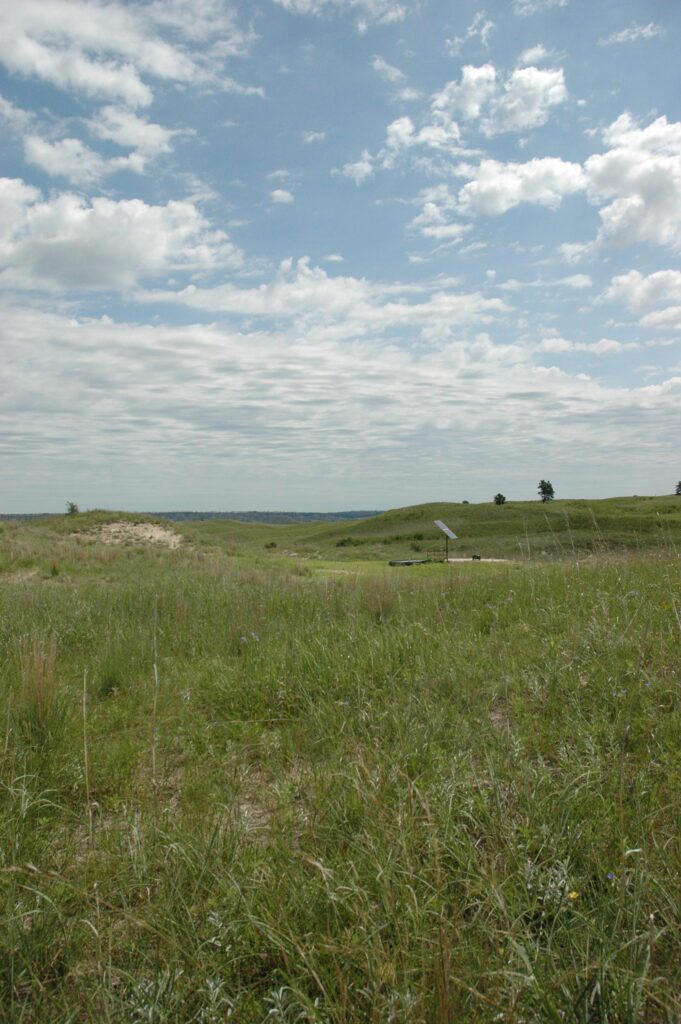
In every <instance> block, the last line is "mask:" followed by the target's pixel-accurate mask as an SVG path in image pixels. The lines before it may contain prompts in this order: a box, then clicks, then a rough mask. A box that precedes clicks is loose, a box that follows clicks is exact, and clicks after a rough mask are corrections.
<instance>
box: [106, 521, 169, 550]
mask: <svg viewBox="0 0 681 1024" xmlns="http://www.w3.org/2000/svg"><path fill="white" fill-rule="evenodd" d="M97 534H98V536H99V539H100V540H102V541H104V543H105V544H126V543H128V542H130V543H133V544H162V545H164V546H165V547H167V548H179V546H180V544H181V543H182V541H181V539H180V537H179V535H178V534H177V533H175V532H174V531H173V530H170V529H169V528H168V527H167V526H159V525H158V523H125V522H121V523H105V524H104V525H103V526H100V528H99V530H98V531H97Z"/></svg>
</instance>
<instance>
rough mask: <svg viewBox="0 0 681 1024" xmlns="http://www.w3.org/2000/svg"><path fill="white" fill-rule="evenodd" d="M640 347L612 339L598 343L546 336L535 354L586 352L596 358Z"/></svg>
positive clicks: (536, 348)
mask: <svg viewBox="0 0 681 1024" xmlns="http://www.w3.org/2000/svg"><path fill="white" fill-rule="evenodd" d="M639 348H641V346H640V345H639V344H638V342H635V341H627V342H621V341H615V339H614V338H601V339H600V340H599V341H592V342H585V341H569V340H568V339H567V338H561V337H560V335H557V336H556V335H551V334H550V335H548V336H547V337H545V338H543V339H542V340H541V341H540V342H539V344H537V345H536V346H535V352H542V353H552V354H556V355H557V354H559V353H564V352H588V353H591V354H592V355H596V356H612V355H619V354H620V353H621V352H629V351H632V350H634V349H639Z"/></svg>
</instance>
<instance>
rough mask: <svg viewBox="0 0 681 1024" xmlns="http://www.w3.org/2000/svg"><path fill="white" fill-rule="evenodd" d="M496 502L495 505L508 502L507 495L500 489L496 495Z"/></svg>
mask: <svg viewBox="0 0 681 1024" xmlns="http://www.w3.org/2000/svg"><path fill="white" fill-rule="evenodd" d="M494 504H495V505H505V504H506V495H505V494H502V493H501V491H499V493H498V494H495V495H494Z"/></svg>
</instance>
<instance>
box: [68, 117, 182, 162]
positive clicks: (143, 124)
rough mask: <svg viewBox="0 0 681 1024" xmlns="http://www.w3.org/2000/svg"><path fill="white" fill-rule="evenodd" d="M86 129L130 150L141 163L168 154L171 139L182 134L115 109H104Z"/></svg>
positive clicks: (93, 118)
mask: <svg viewBox="0 0 681 1024" xmlns="http://www.w3.org/2000/svg"><path fill="white" fill-rule="evenodd" d="M88 126H89V128H90V131H91V132H92V134H93V135H95V136H97V138H99V139H105V140H107V141H110V142H115V143H116V145H117V146H122V147H124V148H129V149H133V150H134V151H135V152H136V154H137V155H138V157H139V158H140V160H141V161H142V162H143V163H146V161H147V160H149V159H153V158H155V157H158V156H160V155H161V154H163V153H169V152H170V151H171V149H172V139H173V138H174V137H175V136H176V135H180V134H182V132H180V131H178V130H177V129H175V130H173V129H170V128H165V127H163V125H160V124H154V123H153V122H152V121H148V120H147V119H146V118H143V117H139V116H138V115H137V114H134V113H133V112H132V111H131V110H126V109H125V107H114V106H105V107H102V108H101V109H100V110H98V111H97V113H96V115H95V116H94V117H92V118H90V120H89V122H88Z"/></svg>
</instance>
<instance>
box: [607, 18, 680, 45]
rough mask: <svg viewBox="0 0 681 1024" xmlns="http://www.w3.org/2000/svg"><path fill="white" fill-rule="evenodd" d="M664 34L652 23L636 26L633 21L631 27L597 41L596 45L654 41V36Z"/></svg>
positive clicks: (660, 28) (663, 31)
mask: <svg viewBox="0 0 681 1024" xmlns="http://www.w3.org/2000/svg"><path fill="white" fill-rule="evenodd" d="M665 34H666V33H665V30H664V29H663V28H662V26H661V25H656V24H655V22H654V21H650V22H648V24H647V25H637V24H636V22H635V21H632V23H631V25H630V26H629V27H628V28H625V29H622V31H621V32H613V34H612V35H610V36H606V37H605V38H604V39H599V40H598V45H599V46H615V45H617V44H618V43H635V42H637V41H638V40H639V39H654V38H655V37H656V36H663V35H665Z"/></svg>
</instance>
